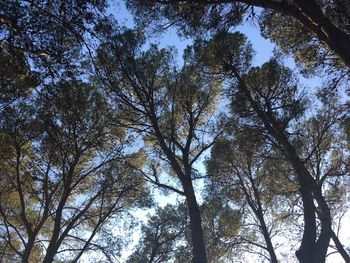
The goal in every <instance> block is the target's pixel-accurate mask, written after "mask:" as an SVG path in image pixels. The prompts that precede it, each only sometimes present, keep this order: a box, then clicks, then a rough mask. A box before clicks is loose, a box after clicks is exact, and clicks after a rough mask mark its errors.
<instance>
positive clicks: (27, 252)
mask: <svg viewBox="0 0 350 263" xmlns="http://www.w3.org/2000/svg"><path fill="white" fill-rule="evenodd" d="M34 242H35V238H32V237H29V239H28V242H27V245H26V248H25V249H24V253H23V256H22V263H28V262H29V258H30V254H31V252H32V250H33V247H34Z"/></svg>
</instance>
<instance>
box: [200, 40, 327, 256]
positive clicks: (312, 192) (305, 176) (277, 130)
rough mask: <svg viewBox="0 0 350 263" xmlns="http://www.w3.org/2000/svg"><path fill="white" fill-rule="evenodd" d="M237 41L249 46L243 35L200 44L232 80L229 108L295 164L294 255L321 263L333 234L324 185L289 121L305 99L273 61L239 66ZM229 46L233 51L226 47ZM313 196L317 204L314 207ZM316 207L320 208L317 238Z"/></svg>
mask: <svg viewBox="0 0 350 263" xmlns="http://www.w3.org/2000/svg"><path fill="white" fill-rule="evenodd" d="M225 34H228V36H227V37H226V38H225V37H223V35H225ZM235 38H236V39H237V40H236V41H235V40H234V39H235ZM237 43H243V45H242V48H241V49H243V50H244V49H245V50H247V48H248V49H249V46H247V47H246V48H244V41H243V42H242V36H241V35H239V34H236V35H235V34H232V35H231V34H230V33H224V34H220V35H219V36H218V37H214V39H213V40H212V41H211V42H209V43H208V44H207V46H206V45H205V44H201V45H198V46H201V47H202V48H203V46H204V47H205V46H206V47H207V51H210V52H212V53H209V54H207V53H206V52H205V51H204V52H203V54H204V55H203V61H205V63H209V64H208V65H209V68H211V69H212V70H213V71H215V72H218V74H219V73H220V72H221V74H222V75H223V76H224V77H226V78H227V81H228V82H229V83H230V87H231V89H230V92H231V94H232V95H231V96H232V98H233V99H232V112H233V113H235V114H236V116H237V119H236V120H237V121H236V123H237V124H238V125H243V126H247V127H254V128H255V129H256V130H257V131H258V132H260V133H262V134H264V135H265V136H266V135H267V138H268V140H269V141H270V142H271V143H272V144H273V145H274V146H275V147H276V148H277V149H279V150H280V151H281V153H282V154H283V155H284V156H285V157H286V158H287V159H288V161H289V162H290V164H291V166H292V167H293V170H294V173H295V174H296V176H297V180H298V183H299V186H300V194H301V197H302V201H303V207H304V208H303V211H304V233H303V238H302V242H301V247H300V249H299V250H298V252H297V257H298V259H299V260H300V262H323V261H324V260H325V256H326V252H327V249H328V245H329V241H330V238H331V214H330V209H329V206H328V204H327V202H326V200H325V197H324V195H323V193H322V189H321V188H320V186H319V185H318V184H317V181H316V180H315V178H313V177H312V175H311V173H310V171H309V170H308V168H307V165H306V164H305V160H303V158H302V156H300V153H299V151H298V147H297V145H296V144H295V142H294V141H293V137H294V135H293V134H294V133H293V124H295V122H296V121H297V120H298V118H301V116H303V113H304V109H305V108H304V106H305V105H307V102H306V101H305V98H304V97H303V96H302V93H298V92H297V91H298V88H297V86H298V85H297V82H296V80H295V79H294V78H293V76H292V74H291V72H290V71H289V70H288V69H287V68H285V67H282V66H280V65H279V64H278V63H277V62H276V61H275V60H272V61H270V62H268V63H265V64H264V65H263V66H262V67H260V68H259V67H257V68H251V69H250V70H249V71H248V70H246V71H244V70H242V69H244V68H242V63H237V61H238V62H239V61H240V60H239V59H238V58H239V57H240V56H242V55H241V54H235V52H234V51H237V50H238V51H239V50H240V49H237ZM230 46H232V51H230V50H229V49H228V47H230ZM224 47H225V50H227V52H226V53H225V54H222V53H220V52H219V51H218V50H222V49H223V48H224ZM204 49H205V48H204ZM245 64H246V63H244V64H243V65H245ZM209 70H210V69H209ZM300 94H301V95H300ZM314 200H315V201H316V202H317V204H318V206H317V207H316V206H315V203H314ZM317 211H321V214H319V216H320V217H319V220H320V224H321V230H320V234H319V236H317V223H316V222H317V220H316V212H317Z"/></svg>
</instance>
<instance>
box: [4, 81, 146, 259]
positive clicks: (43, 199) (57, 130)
mask: <svg viewBox="0 0 350 263" xmlns="http://www.w3.org/2000/svg"><path fill="white" fill-rule="evenodd" d="M106 114H108V111H107V108H106V104H105V102H104V98H103V97H102V96H101V94H100V93H99V92H98V91H97V89H96V87H94V86H92V85H90V84H87V83H83V82H81V81H78V80H71V81H70V82H65V81H63V82H59V83H57V84H55V85H53V86H51V87H50V88H48V89H46V90H45V91H43V92H42V93H41V94H39V96H38V97H37V98H33V100H32V101H29V102H28V101H25V100H24V101H22V103H21V104H16V107H15V108H9V107H8V108H6V110H5V111H4V114H3V115H2V116H1V139H2V145H4V147H3V148H2V149H1V161H0V162H1V164H2V165H1V174H2V177H1V181H0V194H1V202H0V219H1V223H0V237H1V243H2V244H4V246H6V251H9V252H7V253H8V254H9V256H10V258H12V259H13V258H14V257H13V256H15V260H16V261H21V262H38V261H43V262H53V261H54V260H56V259H60V258H61V257H62V256H64V260H65V261H66V260H67V259H68V258H69V253H71V252H74V253H73V254H72V257H71V260H72V262H77V261H78V260H79V259H80V257H81V256H82V254H83V253H87V252H89V251H92V250H100V251H101V252H102V253H105V254H106V257H107V258H108V257H109V256H111V255H108V254H107V253H106V252H107V250H105V248H104V247H103V245H102V243H99V244H96V243H95V240H96V238H98V237H99V234H100V233H101V230H102V229H103V227H105V226H106V222H107V220H110V219H111V218H114V219H116V218H117V216H118V214H121V213H122V212H123V211H124V210H125V209H126V208H128V207H130V206H132V205H134V204H135V202H136V200H137V202H139V201H140V200H143V199H142V198H141V196H142V195H143V191H142V189H143V186H144V183H143V181H142V180H141V179H140V176H138V173H137V172H136V171H135V170H134V169H132V168H131V167H130V165H129V164H128V162H132V161H131V160H129V161H128V162H127V161H126V157H124V156H123V154H122V153H121V151H122V150H123V148H124V142H123V141H124V139H123V136H124V135H123V131H122V129H115V128H114V131H112V130H111V126H110V125H109V124H108V117H107V115H106ZM112 136H113V137H112ZM129 158H131V156H130V157H129ZM105 233H107V232H105ZM106 238H108V237H106ZM109 245H111V244H109ZM112 256H113V255H112ZM9 260H11V259H9Z"/></svg>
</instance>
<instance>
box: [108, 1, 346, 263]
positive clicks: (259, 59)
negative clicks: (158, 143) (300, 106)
mask: <svg viewBox="0 0 350 263" xmlns="http://www.w3.org/2000/svg"><path fill="white" fill-rule="evenodd" d="M108 11H109V12H110V13H111V14H112V15H114V16H115V17H116V18H117V20H118V23H119V24H120V25H123V26H126V27H133V25H134V24H133V18H132V16H131V14H130V13H129V12H128V11H127V9H126V8H125V5H124V3H123V2H122V1H120V0H111V2H110V7H109V9H108ZM236 31H240V32H242V33H244V34H245V35H246V36H247V38H248V40H249V41H250V42H251V44H252V46H253V49H254V50H255V52H256V54H255V57H254V60H253V65H254V66H259V65H261V64H263V63H264V62H267V61H268V60H269V59H270V58H271V57H272V56H273V50H274V48H275V46H274V44H273V43H271V41H269V40H268V39H264V38H263V37H262V36H261V35H260V32H259V28H258V25H254V24H252V23H244V25H241V26H238V27H237V28H236ZM150 42H152V43H157V44H158V45H159V47H169V46H171V47H175V48H176V49H177V50H178V61H179V64H181V63H182V53H183V50H184V49H185V48H186V47H187V46H188V45H190V44H191V43H192V40H190V39H184V38H179V37H178V36H177V34H176V30H175V29H174V28H170V29H168V30H167V31H166V32H164V33H163V34H162V36H161V37H160V38H153V39H151V40H150ZM284 62H285V64H286V65H287V66H288V67H290V68H292V69H296V65H295V63H294V61H293V59H292V58H290V57H286V59H285V61H284ZM299 79H300V82H301V84H302V85H303V86H305V87H307V89H308V90H314V89H315V88H317V87H319V86H321V85H322V80H321V79H320V78H317V77H313V78H308V79H306V78H304V77H302V76H299ZM202 159H203V158H202ZM197 169H199V170H200V172H204V165H203V163H198V164H197ZM200 187H201V183H199V184H198V186H197V189H199V188H200ZM157 195H158V194H157ZM159 197H161V198H159V205H160V206H164V205H166V204H167V203H172V204H175V203H176V201H177V196H176V195H175V194H171V195H168V196H161V195H159ZM147 215H148V211H143V212H140V211H139V212H138V213H137V214H136V216H137V217H138V218H139V219H141V220H144V221H145V220H146V219H147ZM346 221H347V222H350V220H346ZM347 222H345V223H343V229H342V230H343V232H344V233H349V232H350V229H349V228H347V227H345V224H347ZM349 225H350V224H349ZM134 237H135V244H136V241H137V239H138V238H139V233H135V236H134ZM342 238H343V241H344V243H345V244H349V243H350V236H349V235H348V234H346V235H343V236H342ZM128 254H130V251H127V252H125V253H124V254H123V257H124V258H125V257H126V256H127V255H128ZM255 262H257V261H256V259H252V260H250V261H249V262H247V263H255ZM340 262H342V259H341V258H340V257H339V256H336V255H334V256H331V257H329V258H328V260H327V263H340Z"/></svg>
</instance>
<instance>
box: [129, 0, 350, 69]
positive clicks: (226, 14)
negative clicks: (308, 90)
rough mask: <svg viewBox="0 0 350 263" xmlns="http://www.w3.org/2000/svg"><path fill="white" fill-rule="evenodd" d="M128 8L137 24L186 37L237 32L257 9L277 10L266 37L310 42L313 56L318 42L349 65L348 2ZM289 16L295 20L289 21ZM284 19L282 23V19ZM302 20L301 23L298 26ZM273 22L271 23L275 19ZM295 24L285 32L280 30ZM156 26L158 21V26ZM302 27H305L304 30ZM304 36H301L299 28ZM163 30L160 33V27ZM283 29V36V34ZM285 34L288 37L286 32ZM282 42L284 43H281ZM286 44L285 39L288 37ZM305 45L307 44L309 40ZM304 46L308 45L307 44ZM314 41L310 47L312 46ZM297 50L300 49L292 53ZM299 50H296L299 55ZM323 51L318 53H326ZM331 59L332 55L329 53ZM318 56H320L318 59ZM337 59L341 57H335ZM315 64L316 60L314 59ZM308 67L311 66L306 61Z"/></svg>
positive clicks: (245, 1) (253, 0)
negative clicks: (171, 29) (174, 30)
mask: <svg viewBox="0 0 350 263" xmlns="http://www.w3.org/2000/svg"><path fill="white" fill-rule="evenodd" d="M127 4H128V7H129V8H130V10H131V11H132V12H133V13H134V14H135V15H136V19H137V21H139V22H140V23H141V24H143V25H148V26H149V21H155V22H156V23H158V25H160V26H161V27H160V28H161V29H164V28H167V27H169V26H172V25H175V26H177V27H178V29H179V30H180V32H181V33H182V34H184V35H187V36H188V35H191V36H193V35H197V36H198V35H202V34H203V33H204V34H206V33H208V32H217V31H221V30H227V29H230V28H233V27H235V26H236V25H238V24H239V23H241V22H242V21H243V20H244V17H245V16H246V15H250V16H252V17H253V18H254V17H256V16H257V15H256V13H255V11H254V9H253V7H254V6H256V7H262V8H264V9H266V10H272V12H270V13H272V14H273V16H275V14H277V15H276V16H277V17H279V20H278V21H279V22H277V23H271V24H270V28H269V30H270V32H273V31H274V30H275V29H276V30H277V32H279V33H278V34H273V35H272V34H266V36H271V37H272V39H273V40H277V41H276V42H277V43H279V44H280V43H282V42H283V43H287V42H288V41H285V40H283V39H282V37H281V34H280V33H282V30H284V31H283V32H285V31H286V30H287V29H291V31H287V32H288V39H290V38H291V39H292V41H290V43H289V44H287V46H289V45H290V44H294V43H296V42H295V41H293V39H296V40H297V41H298V42H299V43H300V44H301V43H305V44H306V45H307V46H308V47H307V49H308V50H309V51H311V50H313V51H314V52H313V53H310V52H309V51H308V52H304V55H307V57H311V56H310V55H312V54H315V52H316V53H318V51H317V50H315V47H316V46H319V45H318V43H322V46H323V47H324V50H325V53H333V54H334V55H335V56H334V55H332V56H333V57H339V58H340V63H341V64H343V65H346V66H347V67H349V66H350V53H349V51H348V48H347V47H348V46H349V45H350V35H349V34H350V32H349V23H350V19H349V14H350V7H349V4H348V2H347V1H344V0H337V1H316V0H311V1H308V2H305V1H302V0H294V1H269V0H240V1H235V0H231V1H220V0H218V1H201V2H198V1H192V0H189V1H177V0H175V1H173V0H169V1H167V0H165V1H158V0H154V1H147V2H145V1H139V0H134V1H128V2H127ZM285 16H288V17H291V18H292V20H290V19H284V18H283V17H285ZM281 17H282V19H280V18H281ZM294 21H297V22H294ZM270 22H271V20H270ZM281 22H282V24H283V25H286V24H288V23H289V24H290V25H295V26H296V28H293V26H291V27H289V26H287V27H285V26H283V25H281ZM153 24H154V22H153ZM301 25H302V26H301ZM301 27H302V33H305V34H300V30H299V29H300V28H301ZM158 29H159V28H158ZM280 29H282V30H281V31H279V30H280ZM282 35H284V36H285V34H284V33H283V34H282ZM278 39H279V40H280V41H279V40H278ZM284 39H286V37H284ZM314 39H317V42H318V43H315V41H313V40H314ZM304 40H306V41H304ZM303 41H304V42H303ZM307 41H309V43H307ZM293 50H296V49H293ZM296 51H297V50H296ZM322 53H323V51H321V52H320V53H319V54H322ZM327 55H328V54H327ZM318 57H319V56H318ZM335 60H337V58H335ZM313 61H314V59H313ZM304 62H307V60H306V59H305V60H304Z"/></svg>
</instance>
